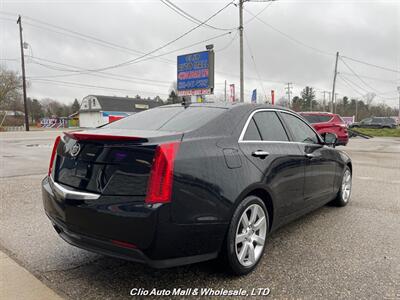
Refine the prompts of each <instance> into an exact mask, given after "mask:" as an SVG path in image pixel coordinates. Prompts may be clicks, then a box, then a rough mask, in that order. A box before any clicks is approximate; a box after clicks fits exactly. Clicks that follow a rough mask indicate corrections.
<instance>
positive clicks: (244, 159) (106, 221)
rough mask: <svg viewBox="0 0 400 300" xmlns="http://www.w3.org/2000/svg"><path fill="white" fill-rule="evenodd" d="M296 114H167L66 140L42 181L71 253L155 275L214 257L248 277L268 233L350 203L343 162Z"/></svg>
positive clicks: (205, 110) (227, 110)
mask: <svg viewBox="0 0 400 300" xmlns="http://www.w3.org/2000/svg"><path fill="white" fill-rule="evenodd" d="M335 140H336V136H335V135H333V134H326V135H325V136H324V137H321V136H319V135H318V133H316V132H315V130H314V129H313V128H312V127H310V126H309V125H308V123H307V122H306V121H305V120H304V119H303V118H302V117H301V116H299V115H298V114H296V113H294V112H292V111H290V110H287V109H284V108H277V107H274V106H268V105H252V104H213V103H208V104H192V105H187V106H182V105H179V104H178V105H168V106H163V107H159V108H154V109H150V110H147V111H144V112H140V113H137V114H135V115H132V116H130V117H127V118H125V119H122V120H119V121H116V122H114V123H110V124H107V125H105V126H103V127H101V128H97V129H93V130H85V131H77V132H67V133H65V134H64V135H63V136H62V137H58V138H57V139H56V141H55V144H54V149H53V152H52V156H51V161H50V166H49V172H48V176H47V177H46V178H45V179H44V180H43V182H42V191H43V201H44V208H45V211H46V214H47V216H48V217H49V218H50V220H51V222H52V223H53V225H54V228H55V230H56V231H57V232H58V234H59V235H60V236H61V238H63V239H64V240H65V241H66V242H68V243H70V244H72V245H75V246H77V247H80V248H83V249H87V250H90V251H94V252H97V253H101V254H105V255H110V256H114V257H118V258H122V259H127V260H131V261H136V262H143V263H146V264H148V265H150V266H152V267H156V268H162V267H171V266H177V265H184V264H190V263H195V262H200V261H205V260H210V259H214V258H217V257H220V258H221V259H222V260H223V261H224V262H225V263H226V266H227V269H229V270H230V271H232V272H233V273H235V274H246V273H248V272H250V271H252V270H253V269H254V268H255V267H256V266H257V264H258V263H259V261H260V259H261V257H262V255H263V252H264V247H265V244H266V241H267V240H266V239H267V237H268V235H269V234H270V233H271V232H272V231H274V230H276V229H277V228H278V227H280V226H282V225H284V224H285V223H287V222H289V221H291V220H293V219H296V218H298V217H299V216H301V215H304V214H306V213H307V212H310V211H312V210H314V209H316V208H317V207H320V206H322V205H324V204H326V203H328V202H332V203H334V204H335V205H338V206H345V205H346V204H347V203H348V202H349V200H350V194H351V179H352V163H351V160H350V158H349V157H348V156H347V155H346V154H345V153H344V152H342V151H339V150H336V149H334V146H333V145H334V144H335Z"/></svg>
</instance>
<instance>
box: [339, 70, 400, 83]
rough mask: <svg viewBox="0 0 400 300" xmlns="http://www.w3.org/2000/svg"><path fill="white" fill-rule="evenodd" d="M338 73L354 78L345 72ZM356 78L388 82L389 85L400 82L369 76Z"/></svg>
mask: <svg viewBox="0 0 400 300" xmlns="http://www.w3.org/2000/svg"><path fill="white" fill-rule="evenodd" d="M338 73H340V74H344V75H349V76H354V74H352V73H347V72H338ZM358 76H360V77H362V78H367V79H371V80H376V81H382V82H390V83H394V84H398V83H399V81H400V80H398V81H396V80H389V79H382V78H377V77H371V76H366V75H360V74H358Z"/></svg>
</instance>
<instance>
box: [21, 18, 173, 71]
mask: <svg viewBox="0 0 400 300" xmlns="http://www.w3.org/2000/svg"><path fill="white" fill-rule="evenodd" d="M25 18H26V19H29V20H31V21H34V22H37V23H40V24H43V25H45V26H48V27H45V26H41V25H38V24H34V23H31V22H25V24H27V25H29V26H31V27H35V28H39V29H44V30H48V31H51V32H54V33H57V34H61V35H66V36H70V37H73V38H77V39H81V40H84V41H87V42H90V43H93V44H96V45H100V46H103V47H107V48H111V49H114V50H120V51H124V52H127V53H134V54H137V55H143V54H145V52H143V51H139V50H136V49H132V48H129V47H126V46H122V45H118V44H116V43H113V42H108V41H105V40H102V39H100V38H97V37H93V36H90V35H87V34H83V33H79V32H77V31H74V30H70V29H67V28H64V27H61V26H57V25H53V24H50V23H47V22H43V21H39V20H36V19H33V18H31V17H25ZM53 27H54V28H56V29H58V30H56V29H54V28H53ZM60 30H61V31H60ZM162 61H163V62H168V63H174V61H172V60H166V59H163V60H162Z"/></svg>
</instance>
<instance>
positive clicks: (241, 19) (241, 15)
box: [239, 0, 244, 102]
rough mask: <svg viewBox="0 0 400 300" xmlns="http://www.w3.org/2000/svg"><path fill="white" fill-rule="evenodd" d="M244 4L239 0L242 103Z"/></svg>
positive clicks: (242, 97) (242, 87)
mask: <svg viewBox="0 0 400 300" xmlns="http://www.w3.org/2000/svg"><path fill="white" fill-rule="evenodd" d="M243 3H244V0H239V38H240V42H239V48H240V102H244V65H243V64H244V59H243Z"/></svg>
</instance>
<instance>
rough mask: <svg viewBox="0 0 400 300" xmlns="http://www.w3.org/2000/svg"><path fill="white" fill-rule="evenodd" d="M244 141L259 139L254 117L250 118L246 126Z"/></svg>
mask: <svg viewBox="0 0 400 300" xmlns="http://www.w3.org/2000/svg"><path fill="white" fill-rule="evenodd" d="M243 140H244V141H261V136H260V133H259V132H258V129H257V126H256V123H255V122H254V119H253V118H251V120H250V123H249V125H248V126H247V130H246V133H245V134H244V137H243Z"/></svg>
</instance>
